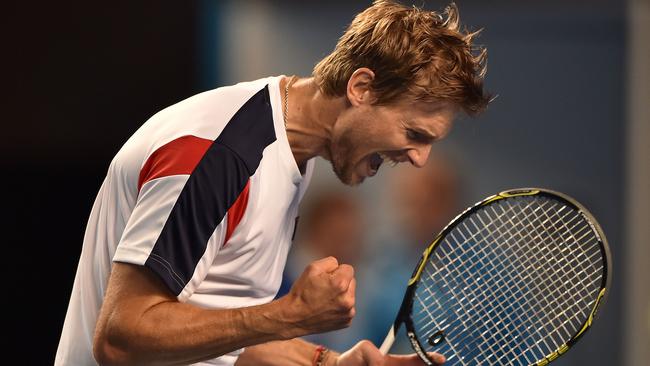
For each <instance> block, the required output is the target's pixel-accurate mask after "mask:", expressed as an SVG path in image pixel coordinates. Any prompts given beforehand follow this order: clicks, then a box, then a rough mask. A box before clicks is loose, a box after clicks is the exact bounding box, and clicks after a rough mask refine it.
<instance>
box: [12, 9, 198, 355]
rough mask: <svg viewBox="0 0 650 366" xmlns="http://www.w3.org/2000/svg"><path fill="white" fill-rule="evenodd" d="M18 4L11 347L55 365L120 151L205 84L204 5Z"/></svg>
mask: <svg viewBox="0 0 650 366" xmlns="http://www.w3.org/2000/svg"><path fill="white" fill-rule="evenodd" d="M11 6H12V8H10V11H9V13H8V14H7V13H5V14H3V18H6V19H3V21H2V22H3V24H4V25H3V27H6V29H5V30H4V32H3V34H4V37H6V38H7V40H8V43H6V42H5V47H4V50H3V52H2V54H3V56H2V58H3V63H5V62H7V61H8V62H9V64H8V65H5V66H4V67H3V71H4V74H5V77H8V80H10V83H9V88H8V89H9V90H8V93H7V95H6V98H4V99H5V102H6V103H7V104H6V105H5V106H4V107H5V108H3V109H5V114H4V117H3V119H2V133H1V136H2V137H1V141H2V143H1V144H0V164H1V165H0V169H1V170H0V171H2V177H3V179H2V192H4V195H5V204H4V205H3V207H4V208H5V210H4V214H3V216H5V218H4V219H3V220H2V221H3V226H4V225H6V227H5V228H4V230H3V231H4V232H5V233H9V235H4V239H3V245H2V246H3V248H4V261H3V262H4V263H6V264H8V266H7V265H5V266H3V272H5V271H6V274H5V275H4V276H3V277H4V279H5V286H8V287H9V288H6V289H5V291H4V295H3V298H2V302H3V308H4V309H7V308H6V307H4V306H6V305H9V308H10V309H11V311H6V312H5V314H7V315H8V318H9V319H8V323H9V325H10V326H9V329H8V332H5V335H4V337H3V338H5V339H7V338H8V339H9V347H7V348H5V346H3V350H4V351H3V353H4V354H5V355H4V357H5V359H6V360H10V359H14V360H16V362H17V364H22V365H28V364H30V365H48V364H52V362H53V359H54V353H55V352H56V347H57V344H58V338H59V335H60V332H61V327H62V325H63V318H64V316H65V311H66V308H67V303H68V298H69V296H70V291H71V289H72V283H73V280H74V274H75V270H76V265H77V261H78V259H79V254H80V252H81V244H82V240H83V234H84V229H85V225H86V221H87V218H88V215H89V213H90V208H91V206H92V203H93V200H94V198H95V195H96V193H97V191H98V190H99V186H100V185H101V182H102V180H103V178H104V176H105V172H106V169H107V168H108V165H109V163H110V160H111V159H112V157H113V155H114V154H115V153H116V152H117V151H118V149H119V148H120V147H121V145H122V144H123V143H124V142H125V141H126V139H127V138H128V137H129V136H130V135H131V134H132V133H133V132H134V131H135V130H136V129H137V128H138V127H139V126H140V125H141V124H142V123H143V122H144V121H145V120H146V119H147V118H148V117H149V116H150V115H152V114H153V113H155V112H156V111H158V110H160V109H162V108H164V107H166V106H168V105H170V104H173V103H174V102H177V101H179V100H181V99H184V98H186V97H188V96H190V95H192V94H194V93H196V92H198V91H199V90H198V89H197V86H196V85H197V84H198V83H197V81H196V80H197V75H198V71H197V62H196V57H195V54H196V47H197V44H196V41H195V40H196V37H195V34H196V29H195V28H196V19H195V18H196V15H197V11H196V8H195V3H194V2H193V1H168V2H165V1H129V2H104V3H96V2H85V1H76V0H75V1H69V2H40V3H38V4H37V3H35V2H15V3H14V4H12V5H11ZM7 45H8V46H7ZM5 80H7V78H5ZM5 85H6V84H5ZM3 104H4V103H3ZM7 109H8V110H9V113H8V114H7V113H6V111H7ZM5 329H6V328H5ZM7 354H13V357H9V356H8V355H7ZM2 363H5V361H3V362H2Z"/></svg>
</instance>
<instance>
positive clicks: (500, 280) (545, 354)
mask: <svg viewBox="0 0 650 366" xmlns="http://www.w3.org/2000/svg"><path fill="white" fill-rule="evenodd" d="M610 277H611V263H610V255H609V248H608V245H607V240H606V239H605V235H604V234H603V231H602V229H601V228H600V226H599V225H598V223H597V222H596V220H595V219H594V218H593V216H592V215H591V214H590V213H589V212H588V211H587V210H586V209H585V208H584V207H583V206H581V205H580V204H579V203H577V202H576V201H575V200H573V199H572V198H570V197H568V196H566V195H564V194H561V193H558V192H553V191H549V190H544V189H538V188H526V189H516V190H509V191H505V192H502V193H499V194H497V195H494V196H491V197H488V198H486V199H484V200H483V201H481V202H479V203H477V204H476V205H474V206H473V207H470V208H468V209H466V210H465V211H464V212H463V213H461V214H460V215H459V216H457V217H456V218H455V219H454V220H452V222H451V223H449V224H448V225H447V226H446V227H445V228H444V229H443V230H442V231H441V232H440V234H438V236H437V237H436V238H435V240H434V241H433V243H431V245H429V246H428V247H427V248H426V250H425V251H424V253H423V255H422V258H420V261H419V262H418V264H417V266H416V267H415V271H414V272H413V275H412V276H411V279H410V280H409V282H408V287H407V289H406V294H405V295H404V300H403V301H402V305H401V307H400V310H399V313H398V315H397V317H396V319H395V322H394V324H393V326H392V327H391V329H390V331H389V332H388V335H387V336H386V339H385V340H384V342H383V344H382V346H381V347H380V350H381V352H382V353H384V354H386V353H387V352H388V350H389V349H390V347H391V345H392V344H393V342H394V340H395V334H396V333H397V331H398V329H399V327H400V326H401V325H402V324H404V325H405V326H406V334H407V336H408V338H409V341H410V343H411V345H412V346H413V349H414V350H415V352H416V353H417V354H418V355H419V356H420V358H422V361H424V363H425V364H427V365H434V364H435V363H434V362H433V361H432V360H431V358H430V357H429V356H428V355H427V352H438V353H441V354H443V355H444V356H445V357H446V358H447V363H446V365H462V366H473V365H534V366H543V365H546V364H548V363H550V362H552V361H553V360H555V359H557V358H558V357H559V356H561V355H562V354H564V353H565V352H567V351H568V350H569V348H571V347H572V346H573V345H574V344H575V343H576V342H577V341H578V339H580V337H582V336H583V335H584V334H585V332H586V331H587V330H588V329H589V328H590V327H591V324H592V321H593V319H594V316H595V315H596V313H597V311H598V308H599V307H600V306H601V305H602V304H603V301H604V297H605V292H606V289H608V288H609V284H610V281H611V278H610Z"/></svg>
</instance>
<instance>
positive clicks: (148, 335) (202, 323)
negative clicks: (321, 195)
mask: <svg viewBox="0 0 650 366" xmlns="http://www.w3.org/2000/svg"><path fill="white" fill-rule="evenodd" d="M353 316H354V279H353V273H352V268H351V267H349V266H346V265H341V266H339V265H338V263H337V262H336V260H335V259H334V258H326V259H323V260H320V261H316V262H314V263H312V264H311V265H310V266H308V267H307V269H306V270H305V272H304V273H303V275H302V276H301V277H300V278H299V279H298V281H296V284H295V285H294V287H293V288H292V289H291V292H290V293H289V294H288V295H287V296H285V297H283V298H281V299H279V300H276V301H273V302H271V303H268V304H264V305H260V306H252V307H246V308H240V309H227V310H208V309H204V308H200V307H197V306H193V305H190V304H184V303H180V302H178V301H177V299H176V297H175V296H174V295H173V294H171V293H170V291H169V290H168V289H167V287H165V285H164V284H163V283H162V282H161V281H160V280H159V279H158V277H156V276H155V275H154V274H153V273H152V272H151V271H150V270H149V269H147V268H145V267H140V266H136V265H130V264H122V263H115V264H114V265H113V269H112V272H111V276H110V279H109V283H108V288H107V290H106V296H105V298H104V303H103V305H102V310H101V312H100V315H99V318H98V320H97V326H96V329H95V339H94V349H93V351H94V355H95V358H96V359H97V361H98V362H99V363H100V364H102V365H120V364H138V365H177V364H187V363H193V362H198V361H201V360H206V359H211V358H214V357H218V356H221V355H223V354H226V353H228V352H231V351H234V350H236V349H239V348H242V347H246V346H250V345H253V344H259V343H264V342H269V341H274V340H287V339H291V338H294V337H297V336H301V335H305V334H311V333H317V332H323V331H327V330H333V329H340V328H343V327H345V326H348V325H349V324H350V321H351V319H352V317H353Z"/></svg>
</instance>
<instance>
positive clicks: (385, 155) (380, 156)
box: [368, 151, 399, 177]
mask: <svg viewBox="0 0 650 366" xmlns="http://www.w3.org/2000/svg"><path fill="white" fill-rule="evenodd" d="M387 160H388V161H389V162H390V163H391V165H392V166H395V165H397V163H399V161H398V160H396V159H395V157H394V155H393V154H391V153H390V152H385V151H383V152H376V153H372V154H370V156H369V157H368V165H369V168H370V169H369V170H370V171H369V173H368V176H370V177H372V176H374V175H375V174H377V172H378V171H379V167H381V165H382V164H383V163H384V161H387Z"/></svg>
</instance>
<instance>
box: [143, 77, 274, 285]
mask: <svg viewBox="0 0 650 366" xmlns="http://www.w3.org/2000/svg"><path fill="white" fill-rule="evenodd" d="M275 140H276V136H275V128H274V124H273V110H272V108H271V103H270V98H269V91H268V88H267V87H265V88H263V89H262V90H260V91H259V92H257V93H256V94H255V95H254V96H252V97H251V98H250V99H249V100H248V101H247V102H246V103H245V104H244V105H243V106H242V107H241V108H240V109H239V111H237V113H236V114H235V115H234V116H233V117H232V119H231V120H230V121H229V122H228V124H227V125H226V127H225V128H224V130H223V131H222V133H221V134H220V135H219V137H218V138H217V139H216V140H215V141H214V142H213V143H212V145H211V146H210V147H209V148H208V150H207V151H206V153H205V154H204V155H203V157H202V158H201V161H200V162H199V163H198V165H197V166H196V168H195V169H194V171H193V172H192V174H191V175H190V177H189V178H188V180H187V182H186V183H185V186H184V187H183V190H182V191H181V193H180V195H179V197H178V199H177V201H176V204H175V205H174V207H173V208H172V211H171V213H170V215H169V218H168V219H167V222H165V225H164V226H163V229H162V231H161V233H160V236H159V238H158V240H157V241H156V244H155V245H154V247H153V249H152V251H151V254H150V255H149V258H148V259H147V261H146V262H145V266H147V267H148V268H150V269H151V270H153V271H154V272H156V273H157V274H158V276H160V278H161V279H162V280H163V282H164V283H165V284H166V285H167V287H169V289H170V290H171V291H172V292H173V293H174V294H175V295H176V296H178V295H179V294H180V293H181V291H182V290H183V288H185V286H186V284H187V283H188V282H189V281H190V279H191V278H192V275H193V274H194V270H195V268H196V265H197V263H198V262H199V260H200V259H201V257H202V256H203V254H204V253H205V250H206V248H207V243H208V239H209V238H210V236H212V234H213V233H214V230H215V229H216V227H217V225H219V223H221V221H222V220H223V218H224V216H225V215H226V212H228V209H229V208H230V206H232V205H233V203H234V202H235V200H236V199H237V197H238V196H239V194H240V193H241V191H242V190H243V189H244V187H245V186H246V183H247V182H248V180H249V178H250V177H251V176H252V175H253V174H254V173H255V171H256V170H257V168H258V166H259V164H260V161H261V160H262V152H263V151H264V149H265V148H266V147H267V146H268V145H270V144H271V143H273V142H274V141H275Z"/></svg>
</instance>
